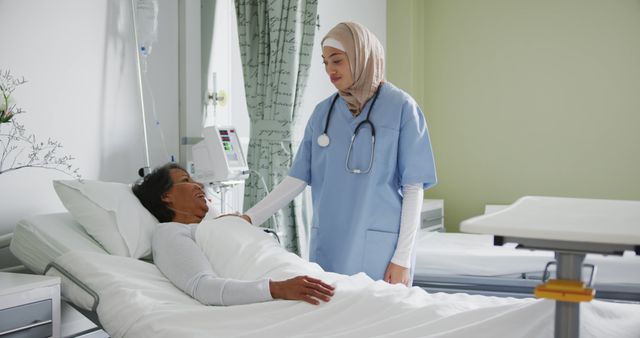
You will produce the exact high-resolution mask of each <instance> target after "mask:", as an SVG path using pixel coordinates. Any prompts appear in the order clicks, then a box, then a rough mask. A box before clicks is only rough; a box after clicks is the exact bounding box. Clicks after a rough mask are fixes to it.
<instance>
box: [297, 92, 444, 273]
mask: <svg viewBox="0 0 640 338" xmlns="http://www.w3.org/2000/svg"><path fill="white" fill-rule="evenodd" d="M334 95H335V94H334ZM332 100H333V95H332V96H330V97H329V98H327V99H325V100H324V101H322V102H320V103H319V104H318V105H317V106H316V108H315V110H314V111H313V114H312V115H311V117H310V119H309V122H308V123H307V127H306V129H305V133H304V138H303V140H302V143H301V144H300V148H299V149H298V152H297V154H296V157H295V160H294V162H293V165H292V167H291V170H290V172H289V175H290V176H292V177H295V178H298V179H301V180H303V181H305V182H307V184H309V185H311V191H312V198H313V222H312V227H311V243H310V251H309V259H310V260H311V261H312V262H316V263H318V264H319V265H320V266H322V268H324V269H325V270H326V271H332V272H338V273H342V274H347V275H351V274H355V273H358V272H366V273H367V274H368V275H369V276H370V277H371V278H373V279H382V278H383V277H384V272H385V271H386V268H387V266H388V264H389V262H390V261H391V258H392V256H393V254H394V252H395V248H396V244H397V242H398V231H399V229H400V213H401V207H402V195H401V192H402V190H401V188H402V186H403V185H407V184H418V183H422V184H423V186H424V188H425V189H427V188H429V187H431V186H433V185H434V184H435V183H436V172H435V165H434V161H433V152H432V150H431V142H430V140H429V133H428V130H427V123H426V121H425V118H424V114H423V113H422V111H421V110H420V108H419V107H418V105H417V104H416V102H415V100H413V98H412V97H411V96H409V95H408V94H407V93H405V92H403V91H402V90H400V89H399V88H397V87H395V86H394V85H392V84H390V83H388V82H385V83H383V84H382V85H381V87H380V89H379V93H378V99H377V101H376V103H375V105H374V109H373V111H371V112H370V117H369V120H370V121H371V122H372V123H373V125H374V127H375V131H376V138H375V150H374V161H373V165H372V167H371V171H370V172H369V173H368V174H353V173H350V172H348V171H347V169H346V165H345V161H346V159H347V152H348V149H349V143H350V142H351V136H352V135H353V133H354V131H355V128H356V126H357V125H358V123H360V122H361V121H363V120H365V119H366V115H367V113H369V106H370V105H371V101H373V100H371V99H370V100H369V101H368V102H367V104H366V105H365V107H364V109H363V111H362V113H361V114H359V115H358V116H357V117H353V115H352V114H351V112H350V111H349V109H348V108H347V105H346V102H345V101H344V99H342V97H339V98H338V99H337V100H336V103H335V106H334V108H333V113H332V114H331V120H330V122H329V128H328V130H327V134H328V135H329V138H330V140H331V143H330V144H329V146H328V147H326V148H323V147H320V146H319V145H318V142H317V139H318V136H320V135H321V134H322V133H323V131H324V127H325V123H326V120H327V115H328V112H329V107H330V105H331V101H332ZM351 152H352V153H351V161H350V167H351V168H361V169H366V168H367V166H368V164H369V159H370V154H371V133H370V130H369V128H368V127H366V126H365V127H362V128H361V130H360V132H359V134H358V136H357V138H356V141H355V143H354V145H353V149H352V151H351Z"/></svg>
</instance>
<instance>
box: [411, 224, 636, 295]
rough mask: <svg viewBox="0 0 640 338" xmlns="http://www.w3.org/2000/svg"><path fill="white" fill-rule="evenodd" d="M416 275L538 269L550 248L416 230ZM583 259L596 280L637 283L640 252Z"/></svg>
mask: <svg viewBox="0 0 640 338" xmlns="http://www.w3.org/2000/svg"><path fill="white" fill-rule="evenodd" d="M416 250H417V251H416V267H415V274H416V276H418V277H419V276H420V275H438V274H441V275H456V276H483V277H500V276H509V275H517V274H521V273H541V272H542V271H543V270H544V267H545V265H546V264H547V262H548V261H552V260H554V253H553V252H552V251H541V250H523V249H516V248H515V244H513V243H505V244H504V245H503V246H494V245H493V236H492V235H479V234H464V233H440V232H426V231H420V232H419V233H418V238H417V240H416ZM585 263H591V264H595V265H596V266H597V268H598V270H597V274H596V285H597V284H598V283H616V284H636V285H637V284H640V256H636V255H635V253H633V252H625V253H624V255H623V256H622V257H620V256H603V255H596V254H588V255H587V256H586V259H585Z"/></svg>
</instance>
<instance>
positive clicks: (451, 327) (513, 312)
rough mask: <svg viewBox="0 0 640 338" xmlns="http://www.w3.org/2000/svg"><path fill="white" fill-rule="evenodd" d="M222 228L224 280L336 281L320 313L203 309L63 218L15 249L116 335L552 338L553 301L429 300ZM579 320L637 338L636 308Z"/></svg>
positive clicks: (216, 243)
mask: <svg viewBox="0 0 640 338" xmlns="http://www.w3.org/2000/svg"><path fill="white" fill-rule="evenodd" d="M221 220H224V219H221ZM226 221H230V222H232V223H233V222H236V224H227V225H225V224H222V225H220V226H218V227H217V228H213V229H220V230H216V231H218V233H213V234H212V235H210V236H209V237H210V238H211V241H212V242H211V243H209V244H210V245H209V247H212V248H215V250H218V251H215V253H214V256H209V257H210V260H212V261H213V260H215V261H217V263H215V264H217V265H214V268H216V270H217V269H222V271H223V272H222V273H221V274H222V275H225V276H229V277H230V278H237V279H258V278H262V277H269V278H273V279H283V278H287V277H290V276H293V275H297V274H300V273H304V274H309V275H313V276H316V277H319V278H322V279H324V280H326V281H328V282H330V283H332V284H335V285H336V286H337V288H336V290H337V291H336V296H335V297H334V299H332V300H331V301H330V302H329V303H326V304H323V305H320V306H313V305H310V304H306V303H303V302H291V301H273V302H266V303H258V304H249V305H242V306H233V307H214V306H203V305H201V304H200V303H198V302H197V301H195V300H194V299H192V298H191V297H189V296H187V295H186V294H184V293H183V292H181V291H180V290H178V289H177V288H175V287H174V286H173V285H172V284H171V282H170V281H168V280H167V279H166V278H165V277H164V276H163V275H162V274H161V273H160V271H159V270H158V269H157V268H156V267H155V266H154V265H153V264H152V263H151V262H148V261H144V260H139V259H133V258H129V257H122V256H114V255H110V254H108V253H107V252H106V251H105V250H104V249H103V248H102V247H101V245H100V244H99V243H98V242H96V241H95V240H94V239H93V238H91V236H89V235H88V234H87V233H86V232H85V231H84V229H83V227H82V226H81V225H80V224H78V223H77V222H76V221H75V219H74V217H73V216H71V215H70V214H68V213H58V214H48V215H39V216H35V217H30V218H27V219H24V220H21V221H20V222H19V224H18V225H17V226H16V230H15V232H14V238H13V241H12V243H11V250H12V252H13V253H14V255H15V256H16V257H18V259H20V260H21V261H22V262H23V264H24V265H25V266H26V267H28V268H29V269H30V270H32V271H33V272H35V273H46V274H47V275H57V276H61V277H62V295H63V298H64V299H66V300H67V301H69V302H70V303H72V304H73V305H74V306H75V307H77V308H79V309H82V310H83V311H84V313H89V314H92V316H91V318H92V319H94V320H95V321H96V322H98V323H99V324H100V325H101V326H102V327H103V329H104V330H105V331H107V332H108V333H109V334H110V335H111V336H112V337H212V336H225V337H232V336H238V337H246V336H260V337H281V336H300V337H319V336H322V337H374V336H398V337H417V336H429V335H439V336H442V337H469V336H474V337H496V336H510V337H531V336H537V337H540V336H542V337H545V336H546V337H550V336H551V335H552V332H553V326H552V317H553V302H551V301H547V300H536V299H532V298H525V299H515V298H504V297H485V296H476V295H468V294H445V293H436V294H430V293H426V292H424V291H423V290H422V289H420V288H405V287H403V286H400V285H396V286H391V285H389V284H386V283H384V282H380V281H378V282H374V281H372V280H370V279H369V278H368V277H367V276H366V275H364V274H358V275H354V276H344V275H338V274H332V273H326V272H324V271H322V270H321V269H320V268H319V267H318V266H317V265H315V264H312V263H308V262H304V261H302V260H301V259H299V258H298V257H297V256H295V255H292V254H289V253H286V252H284V250H283V249H282V248H280V247H279V245H278V244H277V242H276V241H275V240H274V239H273V238H272V237H270V236H269V235H267V234H264V233H263V232H262V231H259V230H258V232H255V231H253V229H252V227H251V226H249V225H248V224H237V222H242V221H241V220H240V219H239V218H234V217H228V218H226ZM213 222H215V221H213ZM201 227H202V225H201ZM238 229H240V230H242V231H244V233H242V232H241V233H237V232H236V231H238ZM243 229H244V230H243ZM199 231H200V230H199ZM208 254H209V253H208ZM212 264H214V263H212ZM217 271H219V270H217ZM583 316H586V317H587V318H588V319H589V320H588V321H585V322H584V323H583V325H584V327H583V332H584V333H586V335H585V337H599V336H616V337H637V336H638V334H639V333H640V322H638V321H637V318H639V317H640V305H637V304H617V303H612V302H600V301H594V302H592V303H590V304H589V305H588V306H585V307H584V311H583ZM533 318H535V319H533ZM612 318H614V319H615V320H613V319H612Z"/></svg>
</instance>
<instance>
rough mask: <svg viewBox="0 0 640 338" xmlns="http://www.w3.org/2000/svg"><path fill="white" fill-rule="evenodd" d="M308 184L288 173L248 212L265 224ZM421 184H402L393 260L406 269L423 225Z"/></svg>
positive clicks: (254, 220)
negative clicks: (421, 219) (398, 229)
mask: <svg viewBox="0 0 640 338" xmlns="http://www.w3.org/2000/svg"><path fill="white" fill-rule="evenodd" d="M306 186H307V183H306V182H305V181H303V180H300V179H297V178H295V177H291V176H287V177H285V178H284V180H282V182H280V184H278V185H277V186H276V187H275V188H274V189H273V191H271V193H269V195H267V197H265V198H264V199H262V200H261V201H260V202H258V204H256V205H254V206H253V207H252V208H251V209H249V210H247V211H246V212H245V215H247V216H249V217H250V218H251V223H252V224H253V225H256V226H258V225H260V224H262V223H264V221H266V220H267V219H268V218H269V217H271V215H273V214H274V213H275V212H276V211H278V210H280V209H282V208H283V207H284V206H285V205H287V203H289V202H291V200H293V198H294V197H296V196H297V195H298V194H300V193H301V192H302V191H303V190H304V188H305V187H306ZM422 193H423V189H422V184H420V183H418V184H409V185H405V186H403V187H402V195H403V199H402V211H401V214H400V233H399V234H398V245H397V246H396V251H395V252H394V255H393V258H392V259H391V262H393V263H394V264H397V265H400V266H402V267H405V268H410V267H411V257H412V254H413V250H414V247H415V239H416V234H417V232H418V228H419V224H420V212H421V210H422V198H423V195H422Z"/></svg>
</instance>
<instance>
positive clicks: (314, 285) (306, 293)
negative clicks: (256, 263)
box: [269, 276, 335, 305]
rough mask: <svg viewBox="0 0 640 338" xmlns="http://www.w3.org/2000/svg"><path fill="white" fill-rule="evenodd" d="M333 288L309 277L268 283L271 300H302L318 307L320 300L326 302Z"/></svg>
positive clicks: (331, 295)
mask: <svg viewBox="0 0 640 338" xmlns="http://www.w3.org/2000/svg"><path fill="white" fill-rule="evenodd" d="M333 290H335V287H333V286H331V285H329V284H327V283H325V282H323V281H321V280H319V279H315V278H312V277H309V276H298V277H294V278H291V279H287V280H284V281H279V282H274V281H269V291H270V292H271V297H272V298H273V299H288V300H302V301H305V302H307V303H310V304H313V305H318V304H320V300H322V301H325V302H328V301H329V300H331V297H333Z"/></svg>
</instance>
